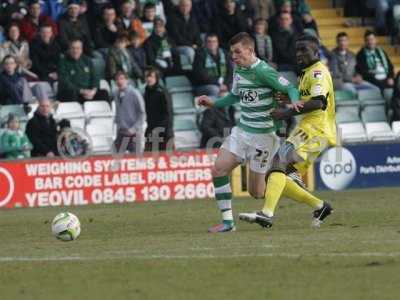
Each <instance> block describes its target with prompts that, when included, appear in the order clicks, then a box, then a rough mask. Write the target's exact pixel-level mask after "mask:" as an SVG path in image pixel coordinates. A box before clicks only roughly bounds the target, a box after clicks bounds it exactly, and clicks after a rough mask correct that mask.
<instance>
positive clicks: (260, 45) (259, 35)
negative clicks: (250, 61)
mask: <svg viewBox="0 0 400 300" xmlns="http://www.w3.org/2000/svg"><path fill="white" fill-rule="evenodd" d="M267 32H268V23H267V22H266V21H265V20H264V19H256V20H255V21H254V30H253V38H254V41H255V42H256V53H257V57H258V58H260V59H262V60H264V61H266V62H268V63H269V64H270V65H272V66H274V63H273V61H274V51H273V46H272V39H271V37H270V36H269V35H268V34H267Z"/></svg>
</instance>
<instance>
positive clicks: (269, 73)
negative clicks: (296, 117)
mask: <svg viewBox="0 0 400 300" xmlns="http://www.w3.org/2000/svg"><path fill="white" fill-rule="evenodd" d="M260 72H262V74H260V76H259V77H260V78H262V79H263V81H264V83H265V84H266V85H268V87H270V88H271V89H273V90H275V91H278V92H281V93H284V94H287V95H288V96H289V99H290V101H291V102H292V103H295V102H298V101H299V99H300V93H299V91H298V90H297V88H296V87H295V86H294V85H293V84H291V83H290V82H289V80H287V79H286V78H285V77H283V76H282V75H281V74H279V73H278V72H277V71H276V70H275V69H272V68H269V67H265V69H263V70H262V71H260Z"/></svg>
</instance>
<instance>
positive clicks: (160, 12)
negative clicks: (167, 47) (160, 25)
mask: <svg viewBox="0 0 400 300" xmlns="http://www.w3.org/2000/svg"><path fill="white" fill-rule="evenodd" d="M167 1H168V0H167ZM167 1H165V0H139V4H140V5H141V6H142V7H144V6H146V4H147V3H154V5H155V9H156V17H157V18H160V19H162V20H163V21H164V22H166V20H167V19H166V18H165V10H164V2H167ZM200 1H203V0H200Z"/></svg>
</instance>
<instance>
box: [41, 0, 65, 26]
mask: <svg viewBox="0 0 400 300" xmlns="http://www.w3.org/2000/svg"><path fill="white" fill-rule="evenodd" d="M64 2H65V1H60V0H41V1H40V4H41V7H42V13H43V15H45V16H49V17H50V18H51V19H52V20H55V21H58V20H59V19H60V17H61V16H62V15H63V14H64V13H65V11H66V8H65V4H64Z"/></svg>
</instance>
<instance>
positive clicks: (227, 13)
mask: <svg viewBox="0 0 400 300" xmlns="http://www.w3.org/2000/svg"><path fill="white" fill-rule="evenodd" d="M223 4H224V6H223V10H222V11H221V12H220V13H219V15H218V17H217V18H216V20H215V26H214V28H215V30H216V31H217V33H218V37H219V40H220V43H221V47H223V48H224V49H229V40H230V39H231V38H232V37H233V36H234V35H235V34H237V33H239V32H242V31H246V30H247V22H246V18H245V16H244V15H243V14H242V12H241V11H240V9H239V8H238V7H237V6H236V2H235V0H224V1H223Z"/></svg>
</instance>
